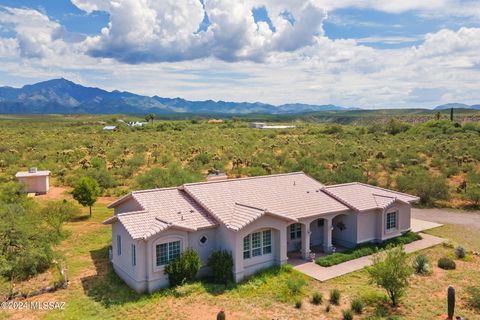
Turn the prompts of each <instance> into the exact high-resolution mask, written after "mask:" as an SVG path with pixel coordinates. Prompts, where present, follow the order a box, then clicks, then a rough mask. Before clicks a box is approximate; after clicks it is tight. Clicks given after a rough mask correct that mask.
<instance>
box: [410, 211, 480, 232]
mask: <svg viewBox="0 0 480 320" xmlns="http://www.w3.org/2000/svg"><path fill="white" fill-rule="evenodd" d="M412 218H414V219H419V220H426V221H434V222H438V223H442V224H460V225H464V226H468V227H473V228H476V229H480V211H476V212H473V211H461V210H451V209H416V208H412Z"/></svg>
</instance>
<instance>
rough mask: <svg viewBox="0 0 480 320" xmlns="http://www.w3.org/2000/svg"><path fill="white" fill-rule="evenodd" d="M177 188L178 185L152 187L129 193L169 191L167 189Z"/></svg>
mask: <svg viewBox="0 0 480 320" xmlns="http://www.w3.org/2000/svg"><path fill="white" fill-rule="evenodd" d="M175 189H176V190H178V187H165V188H154V189H144V190H136V191H132V192H130V193H131V194H139V193H148V192H156V191H157V192H158V191H169V190H175Z"/></svg>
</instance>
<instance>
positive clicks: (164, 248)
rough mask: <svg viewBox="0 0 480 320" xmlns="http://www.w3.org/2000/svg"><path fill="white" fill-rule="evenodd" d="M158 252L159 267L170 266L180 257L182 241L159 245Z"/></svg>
mask: <svg viewBox="0 0 480 320" xmlns="http://www.w3.org/2000/svg"><path fill="white" fill-rule="evenodd" d="M156 251H157V266H164V265H166V264H169V263H170V262H171V261H173V260H175V259H176V258H178V257H179V256H180V241H173V242H168V243H160V244H157V246H156Z"/></svg>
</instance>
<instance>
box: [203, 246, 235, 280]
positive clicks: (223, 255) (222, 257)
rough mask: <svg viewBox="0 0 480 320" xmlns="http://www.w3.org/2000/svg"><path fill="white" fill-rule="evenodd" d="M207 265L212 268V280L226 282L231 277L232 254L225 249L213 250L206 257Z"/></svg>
mask: <svg viewBox="0 0 480 320" xmlns="http://www.w3.org/2000/svg"><path fill="white" fill-rule="evenodd" d="M207 265H208V266H209V267H210V269H212V272H213V281H214V282H216V283H223V284H227V283H228V282H229V281H232V279H233V259H232V254H231V253H230V252H228V251H226V250H223V251H215V252H213V253H212V255H211V256H210V258H208V262H207Z"/></svg>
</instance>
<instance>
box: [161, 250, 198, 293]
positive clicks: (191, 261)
mask: <svg viewBox="0 0 480 320" xmlns="http://www.w3.org/2000/svg"><path fill="white" fill-rule="evenodd" d="M201 266H202V263H201V260H200V256H199V255H198V253H197V251H195V250H193V249H191V248H188V249H186V250H185V251H183V252H182V254H181V255H180V257H178V258H177V259H175V260H173V261H172V262H170V263H169V264H168V265H167V266H166V267H165V273H166V274H167V275H168V281H169V282H170V286H172V287H176V286H178V285H181V284H183V283H185V282H189V281H193V280H194V279H195V276H196V275H197V273H198V271H199V270H200V267H201Z"/></svg>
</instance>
